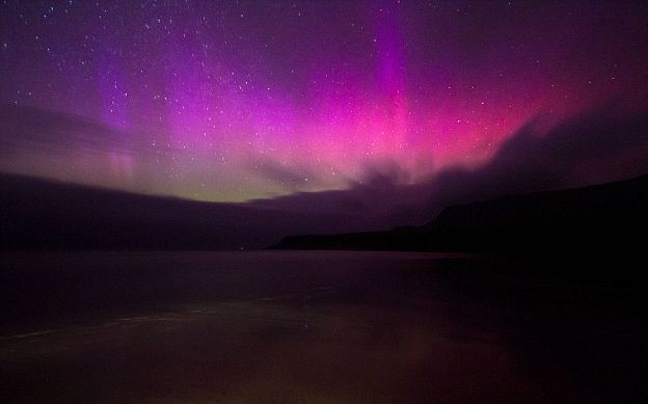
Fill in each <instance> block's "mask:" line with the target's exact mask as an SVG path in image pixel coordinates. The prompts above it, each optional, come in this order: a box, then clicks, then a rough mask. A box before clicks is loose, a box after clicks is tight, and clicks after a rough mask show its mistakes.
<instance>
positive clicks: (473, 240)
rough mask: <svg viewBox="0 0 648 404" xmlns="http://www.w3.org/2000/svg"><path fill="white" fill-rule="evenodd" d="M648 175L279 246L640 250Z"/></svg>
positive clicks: (647, 221)
mask: <svg viewBox="0 0 648 404" xmlns="http://www.w3.org/2000/svg"><path fill="white" fill-rule="evenodd" d="M646 206H648V176H641V177H637V178H634V179H630V180H625V181H619V182H613V183H607V184H602V185H595V186H589V187H585V188H577V189H569V190H560V191H546V192H539V193H531V194H524V195H513V196H507V197H502V198H497V199H492V200H486V201H480V202H474V203H470V204H466V205H457V206H450V207H448V208H446V209H444V210H443V211H442V212H441V214H440V215H439V216H438V217H437V218H436V219H435V220H433V221H431V222H430V223H428V224H426V225H424V226H420V227H403V228H396V229H393V230H391V231H384V232H364V233H346V234H337V235H303V236H289V237H285V238H284V239H283V240H282V241H281V243H280V244H278V245H276V246H274V247H272V248H276V249H328V250H378V251H384V250H391V251H463V252H525V251H526V252H528V251H570V252H574V251H593V252H597V251H602V250H615V251H624V250H629V251H632V250H633V249H635V247H637V246H638V244H639V241H640V239H641V238H642V236H641V235H642V234H643V233H644V232H645V231H646V228H647V225H648V213H647V211H646Z"/></svg>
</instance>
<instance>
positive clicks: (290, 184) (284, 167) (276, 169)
mask: <svg viewBox="0 0 648 404" xmlns="http://www.w3.org/2000/svg"><path fill="white" fill-rule="evenodd" d="M248 167H249V168H250V170H251V171H252V172H253V173H254V174H255V175H257V176H260V177H262V178H265V179H267V180H270V181H272V182H273V183H275V184H277V185H279V186H280V187H282V188H285V189H289V190H292V191H296V190H300V189H304V188H307V187H312V186H318V185H322V181H321V179H320V178H319V176H318V175H317V174H315V172H314V171H313V170H310V169H308V168H305V167H301V166H296V165H295V164H282V163H280V162H278V161H276V160H273V159H271V158H256V159H253V160H252V161H250V163H249V164H248Z"/></svg>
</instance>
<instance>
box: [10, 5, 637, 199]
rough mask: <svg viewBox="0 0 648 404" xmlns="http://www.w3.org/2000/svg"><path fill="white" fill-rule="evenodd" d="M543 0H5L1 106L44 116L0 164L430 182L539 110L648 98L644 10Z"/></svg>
mask: <svg viewBox="0 0 648 404" xmlns="http://www.w3.org/2000/svg"><path fill="white" fill-rule="evenodd" d="M537 3H538V4H536V2H518V1H492V2H477V1H475V2H471V1H406V0H390V1H358V2H351V1H348V2H347V1H227V2H225V1H222V2H211V1H191V0H185V1H170V0H169V1H153V0H149V1H80V0H77V1H75V0H68V1H9V0H3V1H2V3H1V4H0V15H1V17H0V23H1V29H0V83H1V85H0V102H2V104H3V108H5V109H12V108H13V110H20V111H27V112H25V113H21V114H22V115H20V116H21V117H23V118H21V119H22V120H21V122H23V123H25V122H26V124H25V127H27V128H32V129H29V130H31V132H29V131H27V129H24V127H22V126H21V127H13V126H12V127H11V128H9V129H8V130H10V131H12V130H13V132H11V133H13V134H14V135H13V136H14V137H12V139H13V140H12V141H11V142H9V141H7V142H5V143H4V147H5V148H7V150H5V151H4V152H0V170H2V171H6V172H14V173H21V174H27V175H34V176H40V177H50V178H55V179H59V180H65V181H71V182H78V183H84V184H93V185H100V186H105V187H110V188H117V189H123V190H128V191H135V192H141V193H151V194H164V195H173V196H180V197H186V198H194V199H201V200H212V201H244V200H249V199H253V198H262V197H272V196H279V195H285V194H290V193H294V192H299V191H322V190H330V189H344V188H346V187H349V186H350V184H353V183H358V182H362V181H364V179H365V175H366V171H367V170H368V168H371V167H376V166H385V165H395V166H397V167H398V171H399V173H400V176H399V177H398V181H399V182H401V183H403V184H413V183H417V182H420V181H423V180H425V179H426V178H429V177H430V176H432V175H435V173H438V172H440V171H442V170H445V169H449V168H452V167H464V168H473V167H479V166H480V165H481V164H484V163H485V162H487V161H488V160H489V159H490V158H491V157H492V156H493V155H494V154H495V153H496V152H497V150H498V148H499V146H500V145H501V144H502V142H503V141H505V140H506V139H508V138H509V137H510V136H512V135H513V134H514V133H516V132H517V131H518V130H520V129H521V128H522V127H524V126H525V125H526V124H527V123H528V122H529V121H530V120H533V121H534V122H536V124H537V125H538V128H540V129H541V128H542V127H543V125H544V126H546V127H550V126H551V125H552V124H553V123H555V122H558V121H560V120H562V119H565V118H567V117H570V116H573V115H575V114H578V113H581V112H582V111H585V110H588V109H590V108H593V107H595V106H598V105H600V104H601V103H605V102H607V101H609V100H610V99H616V100H619V101H621V103H622V104H623V108H626V109H633V108H638V107H640V106H645V100H646V97H645V95H646V89H647V88H648V86H647V85H646V83H647V82H648V80H646V79H647V78H648V77H646V76H647V74H646V69H645V62H646V59H647V57H646V56H645V53H646V52H645V49H646V45H647V39H646V38H648V32H647V28H646V27H647V26H648V24H647V22H648V18H647V15H648V13H647V12H646V7H645V6H641V5H637V4H633V3H630V2H628V3H612V2H610V3H605V2H589V1H582V2H581V1H571V2H564V1H563V2H553V3H552V2H542V4H539V3H540V2H537ZM9 114H10V115H11V114H13V112H12V113H9ZM11 116H13V115H11ZM45 117H47V118H48V121H47V122H44V123H43V122H41V123H40V126H38V125H37V129H33V128H34V127H35V126H34V125H36V124H35V122H36V123H37V122H39V120H43V119H45ZM538 122H540V123H538ZM540 129H539V131H540V132H541V130H540ZM5 130H7V129H6V128H5ZM26 131H27V132H26ZM36 132H37V133H39V136H35V135H33V134H34V133H36ZM21 136H22V137H21ZM30 136H31V137H30ZM21 139H22V140H21ZM25 139H27V140H25ZM7 145H9V146H7Z"/></svg>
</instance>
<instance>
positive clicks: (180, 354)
mask: <svg viewBox="0 0 648 404" xmlns="http://www.w3.org/2000/svg"><path fill="white" fill-rule="evenodd" d="M543 265H544V264H543ZM536 266H537V265H536ZM531 267H534V265H533V259H531V258H520V257H517V258H515V259H513V258H502V257H494V256H488V255H468V254H433V253H401V252H348V251H347V252H341V251H249V252H248V251H241V252H238V251H237V252H208V251H195V252H193V251H189V252H187V251H183V252H155V251H153V252H125V251H114V252H110V251H109V252H3V253H0V403H7V404H23V403H24V404H27V403H29V404H35V403H43V404H58V403H60V404H128V403H133V404H167V403H168V404H172V403H173V404H189V403H194V404H199V403H205V404H206V403H282V404H290V403H371V404H380V403H399V404H401V403H457V404H462V403H498V404H506V403H608V402H615V403H624V402H628V403H630V402H648V401H646V400H645V398H646V397H647V396H648V395H647V394H646V383H645V382H646V375H648V372H646V371H647V370H648V367H647V366H646V365H648V362H645V359H646V358H647V357H648V356H647V355H646V348H645V347H646V345H648V344H646V343H645V342H647V340H648V339H647V338H646V336H647V335H648V332H647V331H646V322H645V321H643V320H645V318H644V317H643V315H644V313H643V312H641V311H638V310H635V311H633V310H625V309H624V308H625V307H626V306H629V307H632V306H633V304H635V301H634V300H632V299H633V297H632V296H629V295H628V294H627V293H625V292H623V293H622V292H621V291H618V290H616V289H614V288H609V287H603V286H601V285H591V284H590V285H582V284H578V283H573V282H572V283H569V282H566V281H564V280H563V279H562V278H556V277H555V276H548V275H547V276H544V275H542V274H543V272H542V270H541V269H542V268H540V269H539V270H538V269H537V268H536V270H535V272H533V275H532V276H527V275H525V276H520V274H528V273H530V272H529V268H531ZM534 268H535V267H534ZM525 271H527V272H525ZM642 372H643V373H642ZM637 400H638V401H637Z"/></svg>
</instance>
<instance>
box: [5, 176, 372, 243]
mask: <svg viewBox="0 0 648 404" xmlns="http://www.w3.org/2000/svg"><path fill="white" fill-rule="evenodd" d="M367 226H369V227H372V226H373V228H376V229H377V228H379V227H376V225H372V224H371V222H370V221H369V219H368V218H367V217H361V216H357V215H350V214H346V213H344V212H342V213H340V214H338V215H335V216H334V215H331V214H322V215H314V214H304V213H291V212H288V211H285V210H284V211H282V210H280V209H276V208H275V209H264V208H262V207H258V206H252V204H234V203H213V202H198V201H191V200H184V199H179V198H169V197H161V196H147V195H139V194H131V193H127V192H120V191H114V190H108V189H102V188H93V187H88V186H82V185H74V184H69V183H62V182H56V181H49V180H44V179H36V178H31V177H24V176H17V175H8V174H0V250H40V249H55V250H97V249H104V250H107V249H129V250H223V249H229V250H232V249H236V250H238V249H241V248H245V249H255V248H263V247H265V246H267V245H270V244H273V243H277V242H279V240H281V237H283V236H285V235H286V234H295V233H304V232H311V231H316V232H320V233H331V232H346V231H358V230H361V229H366V228H367Z"/></svg>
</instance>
